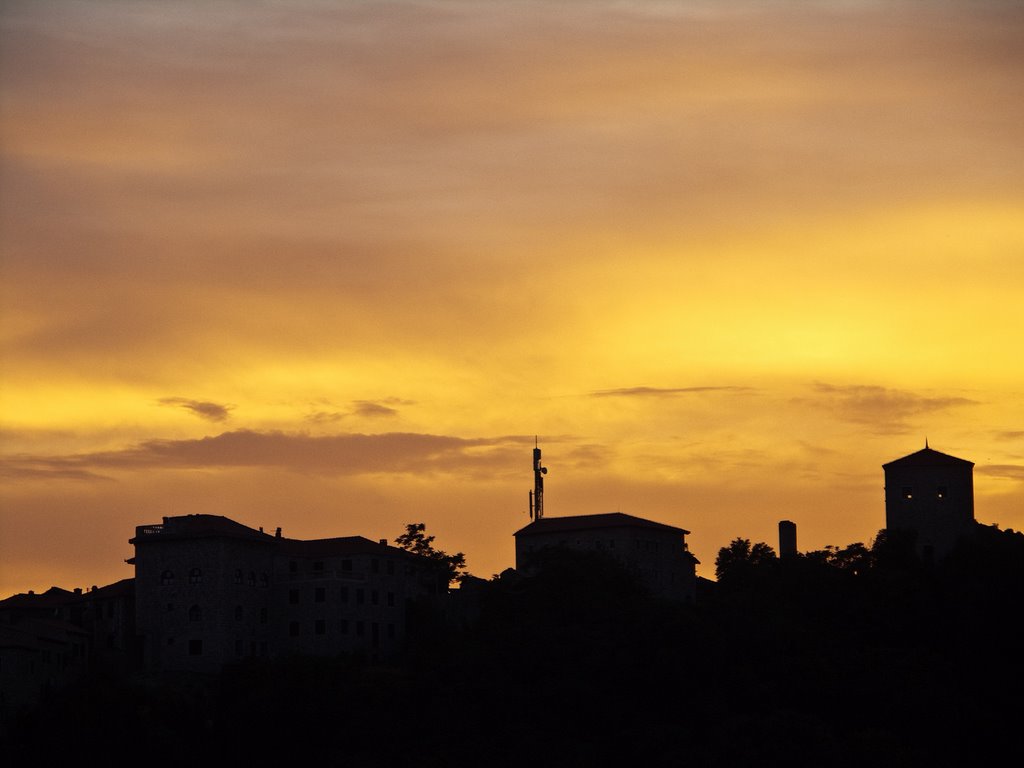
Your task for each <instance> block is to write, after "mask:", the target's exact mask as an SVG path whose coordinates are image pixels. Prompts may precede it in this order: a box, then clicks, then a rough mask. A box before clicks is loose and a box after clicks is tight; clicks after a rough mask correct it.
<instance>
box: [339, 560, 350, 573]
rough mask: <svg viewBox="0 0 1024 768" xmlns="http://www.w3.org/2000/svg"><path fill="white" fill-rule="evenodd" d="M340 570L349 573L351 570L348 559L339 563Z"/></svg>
mask: <svg viewBox="0 0 1024 768" xmlns="http://www.w3.org/2000/svg"><path fill="white" fill-rule="evenodd" d="M341 570H343V571H351V570H352V561H351V560H349V559H348V558H346V559H345V560H342V561H341Z"/></svg>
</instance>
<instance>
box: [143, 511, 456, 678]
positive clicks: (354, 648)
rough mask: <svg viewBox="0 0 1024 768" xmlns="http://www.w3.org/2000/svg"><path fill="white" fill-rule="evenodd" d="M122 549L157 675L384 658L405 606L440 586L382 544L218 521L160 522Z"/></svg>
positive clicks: (421, 565) (418, 561)
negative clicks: (351, 655) (262, 661)
mask: <svg viewBox="0 0 1024 768" xmlns="http://www.w3.org/2000/svg"><path fill="white" fill-rule="evenodd" d="M130 543H131V544H134V545H135V557H134V558H133V559H132V560H131V561H130V562H132V563H134V565H135V590H136V620H137V627H138V632H139V634H140V635H141V637H142V640H143V645H144V660H145V665H146V666H147V667H148V668H151V669H158V670H194V671H206V672H216V671H219V670H220V669H221V667H222V666H223V665H224V664H227V663H231V662H236V661H241V660H242V659H245V658H249V657H266V656H282V655H288V654H299V653H301V654H310V655H318V656H334V655H338V654H340V653H343V652H365V653H366V655H367V656H369V657H371V658H373V657H386V656H390V655H393V654H394V653H395V652H396V651H397V650H398V649H399V648H400V646H401V643H402V642H403V640H404V638H405V634H406V621H407V604H408V603H409V602H410V601H412V600H414V599H415V598H417V597H420V596H423V595H428V594H432V593H433V594H437V593H439V592H443V591H444V589H445V588H446V587H447V577H446V576H439V575H438V571H437V568H436V567H435V566H434V565H433V563H431V562H430V561H428V560H426V559H425V558H422V557H419V556H417V555H413V554H411V553H409V552H406V551H405V550H403V549H399V548H397V547H391V546H388V544H387V541H386V540H381V541H379V542H374V541H371V540H369V539H365V538H363V537H362V536H346V537H341V538H333V539H314V540H297V539H287V538H283V537H282V536H281V535H280V529H278V532H277V535H274V536H272V535H270V534H267V533H264V532H263V531H262V530H259V531H257V530H254V529H252V528H249V527H247V526H245V525H242V524H241V523H237V522H235V521H233V520H229V519H228V518H226V517H222V516H219V515H187V516H181V517H165V518H164V520H163V523H162V524H161V525H143V526H139V527H138V528H137V529H136V533H135V537H134V538H133V539H131V541H130ZM442 581H443V584H442V583H441V582H442Z"/></svg>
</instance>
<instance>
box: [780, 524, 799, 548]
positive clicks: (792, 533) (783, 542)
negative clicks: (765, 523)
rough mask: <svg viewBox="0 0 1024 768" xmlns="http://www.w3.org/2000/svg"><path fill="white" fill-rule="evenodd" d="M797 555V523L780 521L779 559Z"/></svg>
mask: <svg viewBox="0 0 1024 768" xmlns="http://www.w3.org/2000/svg"><path fill="white" fill-rule="evenodd" d="M795 554H796V523H794V522H791V521H789V520H779V557H790V556H792V555H795Z"/></svg>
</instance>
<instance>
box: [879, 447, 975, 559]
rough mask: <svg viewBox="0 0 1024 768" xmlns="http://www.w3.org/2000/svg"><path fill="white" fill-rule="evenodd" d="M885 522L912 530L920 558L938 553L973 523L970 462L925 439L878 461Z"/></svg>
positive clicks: (940, 554)
mask: <svg viewBox="0 0 1024 768" xmlns="http://www.w3.org/2000/svg"><path fill="white" fill-rule="evenodd" d="M882 470H883V471H884V472H885V527H886V528H887V529H888V530H902V531H910V532H913V533H914V534H915V545H916V547H917V551H918V553H919V554H920V555H921V556H922V557H924V558H925V559H929V558H933V557H935V558H938V557H943V556H944V555H946V554H948V553H949V551H950V550H951V549H952V548H953V546H954V545H955V544H956V541H957V539H958V538H959V537H960V536H962V535H963V534H965V533H967V532H968V531H969V530H970V528H971V527H972V526H973V525H974V462H971V461H966V460H964V459H958V458H956V457H955V456H949V455H948V454H945V453H940V452H939V451H934V450H932V449H931V448H929V447H928V446H927V444H926V445H925V447H924V448H923V449H921V450H920V451H917V452H916V453H912V454H910V455H909V456H904V457H903V458H900V459H896V460H895V461H890V462H889V463H888V464H883V465H882Z"/></svg>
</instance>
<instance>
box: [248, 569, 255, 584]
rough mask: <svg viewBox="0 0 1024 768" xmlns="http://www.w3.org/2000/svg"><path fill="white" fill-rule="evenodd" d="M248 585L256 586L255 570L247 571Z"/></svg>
mask: <svg viewBox="0 0 1024 768" xmlns="http://www.w3.org/2000/svg"><path fill="white" fill-rule="evenodd" d="M249 586H250V587H255V586H256V572H255V571H249Z"/></svg>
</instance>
